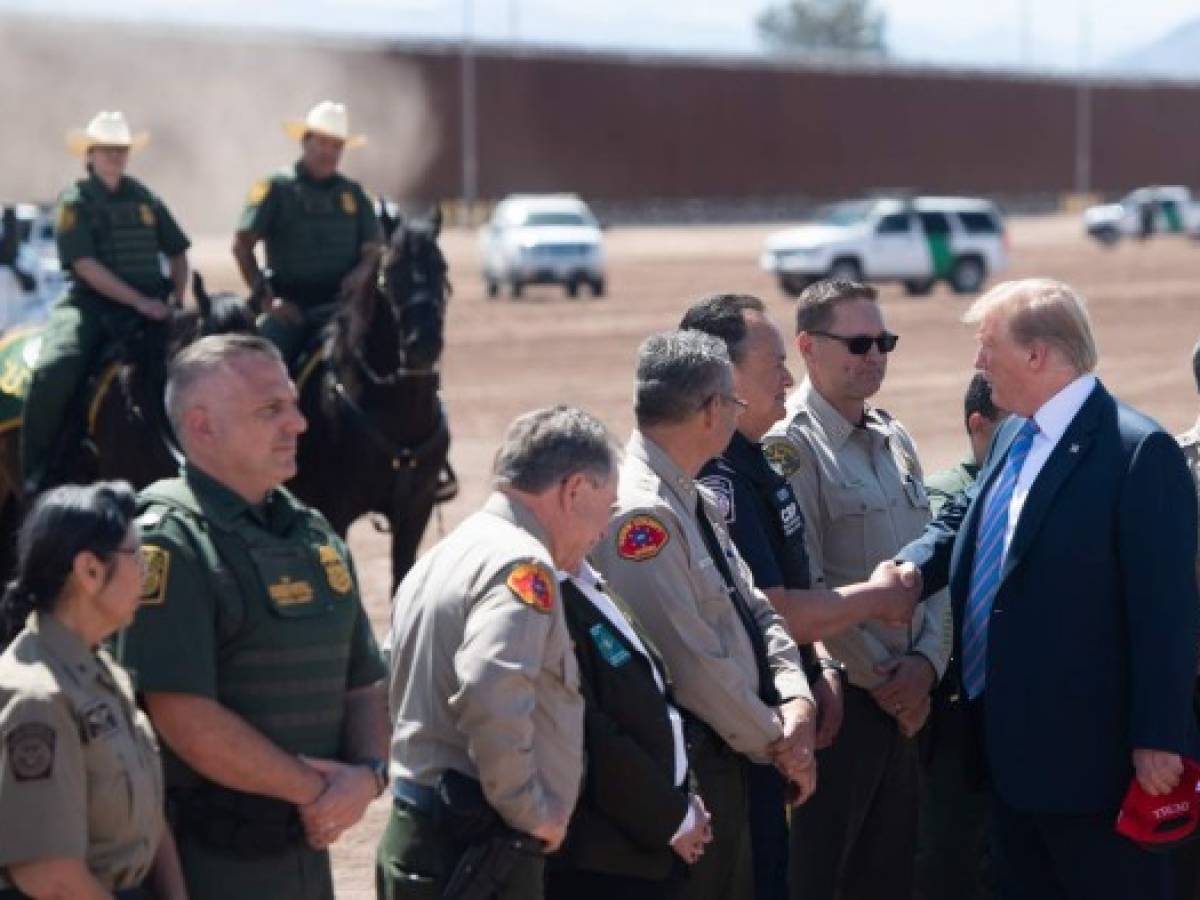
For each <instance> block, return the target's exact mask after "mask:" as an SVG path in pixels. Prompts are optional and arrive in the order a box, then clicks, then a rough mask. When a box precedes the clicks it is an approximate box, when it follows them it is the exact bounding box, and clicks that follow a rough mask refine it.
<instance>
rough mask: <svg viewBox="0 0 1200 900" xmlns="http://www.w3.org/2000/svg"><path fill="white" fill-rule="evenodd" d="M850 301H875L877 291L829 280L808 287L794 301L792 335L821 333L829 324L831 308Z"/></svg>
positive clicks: (831, 314) (837, 280) (832, 311)
mask: <svg viewBox="0 0 1200 900" xmlns="http://www.w3.org/2000/svg"><path fill="white" fill-rule="evenodd" d="M854 300H869V301H871V302H872V303H875V302H877V301H878V300H879V292H878V291H877V290H875V288H873V287H871V285H869V284H862V283H861V282H858V281H844V280H842V279H840V278H829V279H826V280H825V281H818V282H816V283H815V284H810V285H809V286H808V287H806V288H805V289H804V290H803V291H802V292H801V293H800V296H799V298H798V299H797V300H796V333H797V334H799V333H800V332H802V331H825V330H827V329H828V328H829V326H830V325H832V324H833V313H834V309H835V307H837V306H838V305H839V304H841V303H850V302H851V301H854Z"/></svg>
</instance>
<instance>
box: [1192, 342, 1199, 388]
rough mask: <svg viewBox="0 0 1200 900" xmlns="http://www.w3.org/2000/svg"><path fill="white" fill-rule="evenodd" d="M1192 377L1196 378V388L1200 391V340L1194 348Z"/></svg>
mask: <svg viewBox="0 0 1200 900" xmlns="http://www.w3.org/2000/svg"><path fill="white" fill-rule="evenodd" d="M1192 377H1193V378H1195V379H1196V390H1197V391H1200V341H1196V346H1195V347H1193V348H1192Z"/></svg>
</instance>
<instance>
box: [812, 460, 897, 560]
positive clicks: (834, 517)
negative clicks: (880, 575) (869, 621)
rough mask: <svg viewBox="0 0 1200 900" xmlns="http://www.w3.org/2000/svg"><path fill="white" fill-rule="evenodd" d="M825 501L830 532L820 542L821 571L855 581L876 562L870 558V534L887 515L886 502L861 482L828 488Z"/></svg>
mask: <svg viewBox="0 0 1200 900" xmlns="http://www.w3.org/2000/svg"><path fill="white" fill-rule="evenodd" d="M826 497H827V500H826V503H827V507H828V510H829V520H830V528H829V532H828V533H827V534H825V535H824V536H823V539H822V542H821V544H822V553H823V554H824V559H823V560H822V561H821V563H822V568H823V569H824V570H825V573H826V575H827V576H829V575H830V574H831V573H836V574H838V575H844V576H846V577H848V578H850V579H851V580H853V581H858V580H859V579H861V578H863V577H865V575H866V573H867V572H869V571H870V569H871V568H873V567H874V565H875V563H877V562H878V561H879V560H877V559H876V560H872V559H870V558H869V557H870V555H871V551H872V543H873V541H872V534H873V530H874V529H875V528H877V527H878V526H877V525H876V521H877V520H878V518H879V517H880V516H884V515H887V508H888V507H887V501H886V500H885V499H884V498H883V497H882V496H880V494H879V492H878V491H876V490H873V489H870V488H868V486H867V485H865V484H863V483H861V482H858V483H839V484H831V485H830V486H829V490H828V492H827V494H826Z"/></svg>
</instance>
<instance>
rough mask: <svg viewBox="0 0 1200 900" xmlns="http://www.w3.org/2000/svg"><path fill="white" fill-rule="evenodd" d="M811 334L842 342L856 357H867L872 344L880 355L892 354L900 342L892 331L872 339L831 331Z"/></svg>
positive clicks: (868, 336) (860, 335) (867, 336)
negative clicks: (847, 335)
mask: <svg viewBox="0 0 1200 900" xmlns="http://www.w3.org/2000/svg"><path fill="white" fill-rule="evenodd" d="M809 334H815V335H818V336H820V337H827V338H833V340H835V341H841V342H842V343H843V344H845V345H846V349H847V350H849V351H850V352H851V353H853V354H854V355H855V356H866V355H867V354H868V353H869V352H870V351H871V345H872V344H874V345H875V346H876V347H877V348H878V349H879V352H880V353H891V352H892V351H893V350H895V349H896V344H897V343H899V342H900V335H898V334H892V333H891V332H890V331H885V332H884V333H883V334H881V335H879V337H871V335H869V334H855V335H852V336H850V337H846V336H845V335H843V334H833V333H832V332H829V331H810V332H809Z"/></svg>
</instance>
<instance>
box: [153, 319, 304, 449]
mask: <svg viewBox="0 0 1200 900" xmlns="http://www.w3.org/2000/svg"><path fill="white" fill-rule="evenodd" d="M251 355H257V356H265V357H268V358H270V359H273V360H275V361H276V362H278V363H280V364H281V365H282V363H283V357H281V356H280V355H279V351H278V350H277V349H276V348H275V345H274V344H272V343H271V342H270V341H268V340H267V339H266V338H261V337H258V336H257V335H252V334H213V335H209V336H208V337H202V338H200V340H198V341H196V342H195V343H193V344H188V346H186V347H184V348H183V349H182V350H180V351H179V352H178V353H177V354H175V356H174V357H173V358H172V359H171V363H170V365H169V366H168V367H167V388H166V391H165V392H164V398H163V399H164V403H165V405H166V407H167V417H168V418H169V419H170V420H171V427H172V428H173V429H175V436H176V437H177V438H180V439H182V435H183V414H184V412H185V411H186V409H187V401H188V397H189V395H190V394H191V392H192V390H193V389H194V388H195V387H196V385H197V384H199V383H200V382H201V381H203V380H204V379H205V378H207V377H208V376H209V375H213V374H215V373H216V372H219V371H221V370H222V369H224V368H225V367H226V366H228V365H229V363H231V362H233V361H234V360H236V359H239V358H241V357H243V356H251Z"/></svg>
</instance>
